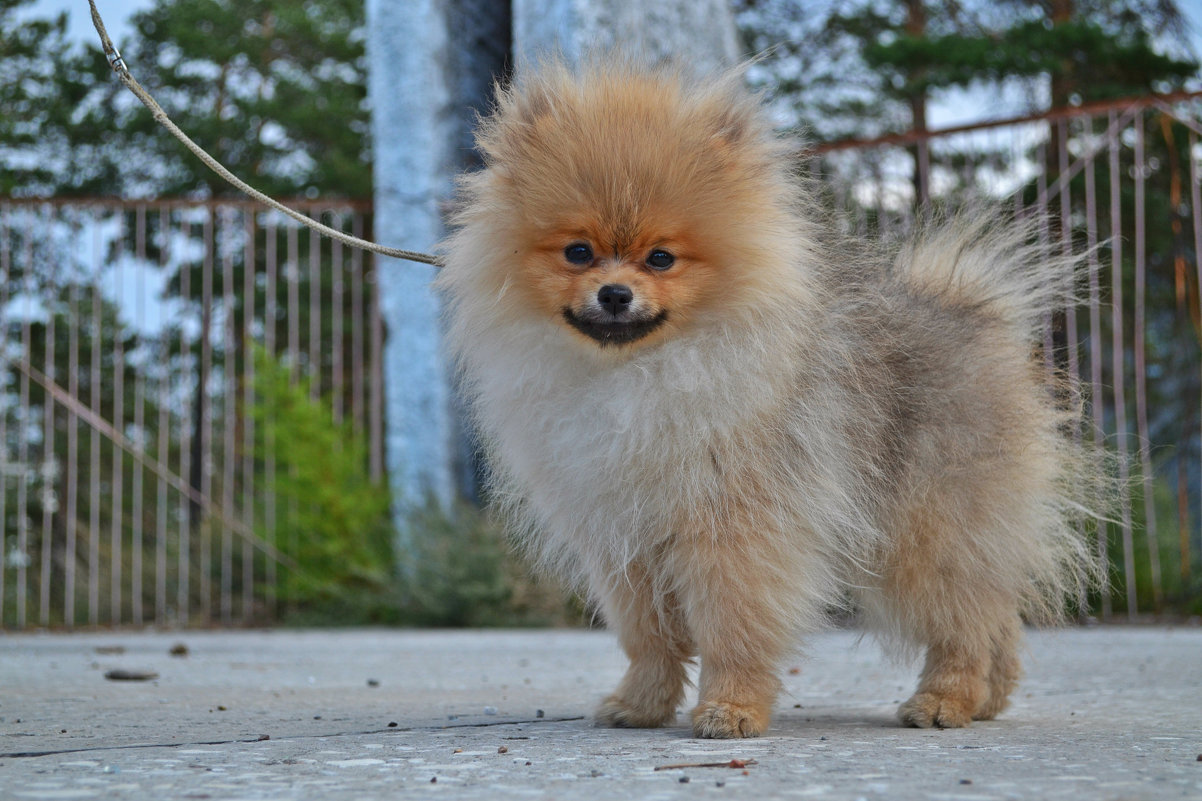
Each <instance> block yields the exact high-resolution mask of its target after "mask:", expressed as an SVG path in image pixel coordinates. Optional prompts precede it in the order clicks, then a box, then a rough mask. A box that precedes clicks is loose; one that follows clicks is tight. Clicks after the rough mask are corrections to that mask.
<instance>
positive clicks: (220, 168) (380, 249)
mask: <svg viewBox="0 0 1202 801" xmlns="http://www.w3.org/2000/svg"><path fill="white" fill-rule="evenodd" d="M88 5H90V6H91V7H92V25H94V26H95V27H96V33H97V34H99V35H100V46H101V47H102V48H103V49H104V55H105V58H107V59H108V62H109V66H110V67H112V68H113V72H115V73H117V78H118V79H120V81H121V83H122V84H124V86H125V88H126V89H128V90H129V91H131V92H133V94H134V96H135V97H136V98H138V100H140V101H142V105H144V106H146V108H148V109H150V113H151V114H152V115H153V116H154V118H155V120H156V121H158V123H159V124H160V125H162V126H163V127H164V128H166V129H167V130H168V131H170V132H171V135H172V136H174V137H175V138H176V139H178V140H179V141H181V142H183V143H184V146H185V147H186V148H188V149H189V150H191V151H192V152H193V153H194V154H195V155H196V157H197V158H199V159H200V160H201V161H202V162H204V164H205V166H206V167H208V168H209V169H210V170H212V171H213V172H215V173H217V174H218V175H220V176H221V177H222V178H224V179H225V180H226V181H228V182H229V183H230V184H232V185H233V186H234V187H236V188H237V189H239V190H240V191H242V192H243V193H245V194H247V195H249V196H250V197H252V198H254V199H255V200H257V201H259V202H260V203H263V204H264V205H266V206H269V207H270V208H273V209H275V210H276V211H279V212H282V213H284V214H287V215H288V216H289V217H291V218H292V219H294V220H296V221H297V222H299V223H301V224H303V225H307V226H309V227H310V228H312V229H313V230H315V231H317V232H318V233H320V234H322V235H324V236H328V237H330V238H331V239H336V240H338V241H339V242H342V243H343V244H345V245H349V246H350V247H353V248H360V249H361V250H367V251H370V252H372V253H378V254H380V255H381V256H389V257H391V258H394V259H405V260H406V261H414V262H419V263H421V264H431V265H434V266H435V267H440V266H442V263H441V262H440V261H439V260H438V258H437V257H435V256H432V255H430V254H429V253H421V252H419V251H415V250H402V249H401V248H389V247H385V246H383V245H378V244H376V243H375V242H368V241H367V240H366V239H360V238H359V237H357V236H351V235H350V234H347V233H343V232H342V231H338V230H335V229H333V228H331V227H329V226H328V225H323V224H322V223H320V222H318V221H317V220H314V219H313V218H312V217H309V216H308V215H305V214H302V213H300V212H299V211H297V210H295V209H292V208H289V207H288V206H285V205H284V204H283V203H280V202H279V201H278V200H275V199H274V198H271V197H268V196H267V195H265V194H263V193H262V192H260V191H259V190H258V189H255V188H254V187H253V186H251V185H250V184H248V183H246V182H245V181H243V180H242V179H241V178H239V177H238V176H236V175H234V174H233V173H232V172H230V171H229V170H228V169H226V168H225V166H224V165H223V164H222V163H221V162H219V161H218V160H217V159H215V158H213V157H212V156H210V155H209V154H208V153H207V152H206V151H205V149H204V148H202V147H201V146H200V145H198V144H196V143H195V142H193V141H192V140H191V139H190V138H189V137H188V135H187V134H186V133H184V132H183V131H182V130H180V128H179V126H177V125H176V124H175V123H174V122H172V121H171V118H170V117H168V116H167V112H165V111H163V108H162V106H160V105H159V104H158V103H157V102H156V101H155V99H154V98H153V97H151V96H150V93H149V92H147V91H146V90H145V89H143V88H142V84H140V83H138V81H137V79H136V78H134V76H133V75H132V74H131V73H130V71H129V67H128V66H127V65H126V63H125V59H123V58H122V57H121V54H120V53H119V52H117V48H116V47H114V46H113V42H112V40H111V39H109V35H108V31H107V30H105V28H104V20H102V19H101V18H100V12H99V11H98V10H97V9H96V0H88Z"/></svg>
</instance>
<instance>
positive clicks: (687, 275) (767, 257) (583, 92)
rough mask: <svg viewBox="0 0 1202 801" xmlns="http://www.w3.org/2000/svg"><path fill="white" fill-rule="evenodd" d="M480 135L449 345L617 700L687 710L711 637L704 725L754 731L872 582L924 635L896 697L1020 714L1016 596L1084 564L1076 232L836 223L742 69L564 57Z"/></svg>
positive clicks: (714, 733) (451, 256)
mask: <svg viewBox="0 0 1202 801" xmlns="http://www.w3.org/2000/svg"><path fill="white" fill-rule="evenodd" d="M478 141H479V145H480V148H481V150H482V152H483V153H484V156H485V161H486V166H485V168H484V169H483V170H482V171H480V172H478V173H476V174H474V175H470V176H468V177H466V178H465V179H464V181H463V198H462V201H463V202H462V205H461V208H460V211H459V213H458V215H457V220H456V222H457V230H456V232H455V233H454V234H453V235H452V236H451V237H450V239H449V240H448V242H447V243H446V248H445V258H446V266H445V269H444V270H443V271H442V274H441V276H440V278H439V283H440V286H441V289H442V291H443V293H444V296H445V298H446V301H447V310H448V318H449V320H448V322H449V326H448V332H449V333H448V336H449V345H450V348H451V350H452V352H453V354H454V356H455V358H456V360H457V363H458V366H459V368H460V373H461V376H462V386H463V389H464V392H465V394H466V396H467V398H468V399H469V401H470V407H471V409H472V413H473V416H474V420H475V423H476V425H477V427H478V430H479V432H480V435H481V437H482V440H483V442H484V443H485V446H486V448H487V451H488V455H489V458H490V465H491V470H492V473H491V492H492V495H493V498H494V501H495V504H496V506H497V507H498V508H499V509H500V510H501V511H502V512H503V513H504V514H505V515H506V516H507V518H508V519H509V521H510V522H511V523H512V525H513V527H514V529H515V531H516V533H517V534H518V536H519V538H520V540H521V542H522V543H523V544H524V545H525V546H526V547H527V549H528V550H529V552H530V553H531V554H532V555H533V556H534V558H535V559H536V560H537V561H539V562H540V563H541V564H542V565H544V566H545V567H547V568H550V569H552V570H555V571H557V572H559V573H561V574H562V575H565V576H566V577H568V578H569V579H570V580H574V581H576V582H578V583H579V584H580V585H581V586H583V587H585V588H587V591H588V592H589V593H590V594H591V596H592V597H593V598H594V599H595V600H596V601H597V603H598V605H599V607H600V608H601V610H602V612H603V614H604V615H605V617H606V619H607V621H608V622H609V623H610V624H611V625H612V626H613V627H615V628H616V629H617V631H618V634H619V638H620V641H621V644H622V647H623V648H624V649H625V650H626V653H627V654H628V656H629V657H630V668H629V671H628V673H627V675H626V677H625V678H624V679H623V680H622V682H621V684H620V685H619V687H618V688H617V690H616V691H615V692H614V693H613V694H612V695H610V696H609V697H608V698H606V699H605V700H604V701H603V703H602V705H601V707H600V709H599V710H598V713H597V719H598V722H600V723H602V724H607V725H615V726H660V725H665V724H668V723H671V722H672V721H673V720H675V715H676V710H677V707H678V706H679V704H680V703H681V701H682V699H683V687H684V682H685V664H686V663H687V661H688V660H690V659H692V658H693V657H695V656H699V657H700V661H701V675H700V682H699V693H700V703H699V704H698V706H697V708H696V709H695V710H694V711H693V715H692V720H693V730H694V732H695V733H696V734H697V735H698V736H702V737H741V736H753V735H756V734H759V733H761V732H763V731H764V730H765V729H766V728H767V727H768V725H769V722H770V718H771V713H772V708H773V705H774V702H775V699H776V695H777V691H778V686H779V682H778V678H777V676H778V670H779V668H780V665H781V662H782V660H783V659H784V658H785V657H786V655H787V653H788V652H789V649H790V648H792V647H793V646H794V645H795V643H796V641H797V638H798V637H799V636H800V635H803V634H804V633H805V632H806V631H810V630H813V629H814V628H816V627H817V626H819V625H820V624H821V622H822V619H823V616H824V614H825V612H826V610H828V609H829V608H830V607H831V606H832V605H839V604H844V603H846V602H847V601H848V599H849V598H854V599H855V600H856V601H857V602H858V604H859V605H860V606H861V607H862V608H863V610H864V611H865V613H866V617H867V619H868V621H869V622H870V623H871V624H872V625H873V626H874V627H875V630H876V631H878V632H879V633H881V634H882V635H883V636H885V637H886V638H888V639H890V640H892V641H896V642H899V643H903V644H912V645H915V646H918V647H921V648H923V649H925V653H926V666H925V668H924V670H923V673H922V677H921V680H920V684H919V687H918V690H917V692H916V693H915V695H914V697H913V698H911V699H910V700H909V701H907V702H906V703H905V704H903V705H902V707H901V709H900V711H899V715H900V717H901V719H902V721H903V722H905V723H907V724H910V725H916V726H931V725H938V726H964V725H967V724H968V723H969V722H970V721H972V720H973V719H983V718H991V717H993V716H995V715H997V714H998V713H999V712H1000V711H1001V710H1002V709H1003V708H1004V707H1005V705H1006V702H1007V698H1008V696H1009V695H1010V693H1011V691H1012V690H1013V688H1014V686H1015V683H1016V682H1017V680H1018V675H1019V665H1018V657H1017V650H1018V648H1019V644H1020V640H1021V629H1020V625H1021V624H1020V615H1027V616H1032V617H1039V618H1045V619H1046V618H1054V617H1056V615H1057V614H1058V613H1059V611H1060V609H1061V606H1062V603H1063V599H1064V598H1065V596H1066V594H1067V593H1071V592H1073V591H1075V590H1076V589H1077V583H1078V582H1079V577H1080V576H1082V575H1086V576H1088V575H1090V568H1089V565H1090V564H1091V561H1090V560H1089V558H1088V554H1087V552H1086V549H1085V546H1084V545H1083V543H1082V542H1081V540H1080V538H1079V537H1078V535H1077V534H1076V533H1075V530H1074V527H1073V525H1071V522H1070V517H1071V515H1072V512H1073V510H1074V509H1077V508H1079V500H1080V499H1079V496H1078V490H1079V486H1080V480H1081V478H1082V476H1083V474H1084V472H1086V471H1083V470H1082V469H1081V468H1082V465H1083V464H1084V463H1085V460H1083V459H1082V458H1081V457H1080V454H1079V453H1078V452H1077V450H1076V448H1075V446H1074V445H1073V443H1072V442H1071V441H1070V440H1069V439H1067V438H1066V437H1064V436H1063V434H1062V432H1063V431H1064V430H1065V426H1066V424H1071V423H1073V421H1074V420H1075V417H1074V414H1073V413H1072V412H1066V411H1064V410H1063V409H1061V408H1059V407H1058V405H1057V402H1056V400H1055V397H1056V396H1055V393H1054V388H1053V387H1051V386H1050V385H1049V381H1048V379H1047V376H1046V374H1045V372H1044V370H1043V368H1042V366H1041V364H1040V363H1039V361H1038V360H1036V359H1033V358H1032V356H1031V354H1032V352H1033V349H1034V348H1035V346H1036V339H1037V337H1036V332H1037V330H1038V325H1039V321H1040V319H1041V316H1042V315H1043V313H1044V311H1045V310H1047V309H1050V308H1052V307H1053V306H1054V305H1055V304H1058V303H1063V302H1065V301H1066V300H1067V299H1068V297H1069V295H1070V289H1071V273H1072V264H1071V262H1068V261H1066V260H1064V259H1058V258H1056V257H1054V256H1053V255H1052V254H1050V253H1049V252H1047V251H1046V250H1044V249H1041V248H1040V247H1039V246H1038V245H1037V244H1033V242H1034V241H1035V238H1034V237H1032V236H1031V233H1032V232H1031V230H1030V228H1029V226H1028V227H1024V226H1022V225H1017V224H1009V223H1005V222H1000V221H999V219H1000V218H999V216H998V215H995V214H993V213H992V212H988V213H987V212H983V211H982V212H979V213H976V214H968V215H962V216H960V217H958V218H955V219H952V220H947V221H944V222H943V223H941V224H938V225H931V226H928V227H927V228H924V229H923V230H922V231H920V232H919V233H918V234H917V235H916V236H915V238H914V239H913V241H912V242H911V243H910V244H909V245H907V246H906V247H905V248H903V249H902V252H901V253H900V254H895V255H893V256H892V257H890V258H886V257H885V256H883V255H882V254H881V253H880V251H879V250H878V249H877V248H875V247H868V246H865V245H863V244H862V243H854V242H850V241H847V240H844V239H841V238H839V237H838V236H836V235H834V234H833V233H832V232H831V229H830V226H827V225H825V224H824V223H823V216H822V215H821V214H820V213H818V212H817V211H816V210H815V208H814V201H813V199H812V198H811V197H810V196H809V194H808V193H807V191H806V189H805V187H804V186H802V185H801V184H800V183H799V182H798V181H797V180H796V179H795V178H794V176H793V175H792V172H791V170H790V168H789V160H790V152H789V151H790V147H791V146H790V144H789V143H788V142H786V141H783V140H781V139H779V138H777V137H776V136H774V135H773V133H772V131H771V128H770V126H769V125H768V124H767V123H766V121H765V120H764V119H763V117H762V114H761V111H760V109H759V107H758V104H757V102H756V100H755V99H754V98H752V97H750V96H749V95H748V94H747V93H746V92H745V91H744V90H743V89H742V88H741V76H740V75H739V74H738V73H736V72H732V73H730V74H727V75H722V76H716V77H715V76H708V77H705V78H703V79H692V78H689V77H686V76H684V75H682V74H681V72H679V71H676V70H673V69H666V68H661V69H644V68H641V67H639V66H637V65H633V64H631V63H630V62H628V61H624V60H621V59H614V60H611V61H609V62H605V61H603V60H601V59H597V60H595V61H594V62H593V63H592V64H591V65H590V66H586V67H585V68H583V69H582V70H580V71H578V72H573V71H572V70H569V69H568V68H566V67H564V66H563V65H561V64H558V63H551V64H547V65H544V66H543V67H541V68H540V69H537V70H532V71H530V73H529V74H525V75H523V77H522V78H521V79H520V80H519V81H518V82H517V84H516V85H514V86H512V87H510V88H508V89H502V90H499V91H498V99H497V108H496V110H495V112H494V113H493V114H492V115H491V116H489V117H487V118H486V119H485V120H483V121H482V123H481V126H480V132H479V136H478ZM573 248H575V250H573ZM581 248H583V250H582V249H581ZM661 251H662V252H663V253H667V254H669V255H670V259H668V261H669V262H670V264H669V265H668V267H667V268H662V264H659V265H658V266H657V260H658V261H659V262H663V261H664V259H665V257H664V256H663V255H662V254H661V253H660V252H661ZM657 254H660V255H657ZM586 256H587V258H585V257H586ZM615 286H617V287H621V288H624V289H625V290H628V293H629V298H627V299H626V300H625V301H623V302H622V303H621V304H618V305H612V304H613V303H614V302H615V301H613V300H612V293H611V296H610V300H609V301H608V302H610V303H611V306H605V302H603V301H602V297H603V296H605V293H606V292H607V291H609V290H606V289H604V288H605V287H611V288H612V287H615ZM607 309H608V311H606V310H607ZM615 309H616V310H618V311H615ZM582 320H583V322H582ZM630 321H633V322H631V324H630V325H631V326H633V328H638V327H639V326H642V328H639V330H638V331H637V333H634V334H632V333H630V332H631V330H633V328H631V327H630V326H627V323H628V322H630ZM598 331H601V332H602V333H598ZM610 332H616V333H613V334H612V336H611V333H610ZM1083 566H1084V567H1083Z"/></svg>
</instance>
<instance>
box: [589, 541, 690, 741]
mask: <svg viewBox="0 0 1202 801" xmlns="http://www.w3.org/2000/svg"><path fill="white" fill-rule="evenodd" d="M593 586H594V588H598V589H601V594H602V597H601V599H600V601H601V604H602V611H603V613H604V616H605V618H606V621H607V622H608V623H609V625H610V626H611V627H612V628H616V629H617V632H618V639H619V641H620V642H621V644H622V648H623V650H624V651H625V652H626V656H627V657H629V658H630V666H629V667H628V668H627V670H626V675H625V676H624V677H623V678H622V681H621V683H620V684H619V685H618V688H617V689H616V690H615V691H614V692H613V693H612V694H611V695H609V696H608V697H606V698H605V700H604V701H602V702H601V705H600V707H598V708H597V712H596V717H595V719H596V723H597V725H598V726H616V727H627V728H654V727H657V726H666V725H669V724H671V723H672V722H673V721H675V720H676V710H677V708H678V707H679V706H680V704H681V703H682V702H683V701H684V685H685V678H686V676H685V663H686V662H687V661H688V659H689V658H690V657H691V656H692V653H693V645H692V643H691V642H690V640H689V636H688V632H687V629H686V628H685V625H684V621H683V619H682V618H681V614H680V609H679V607H678V605H677V603H676V599H675V597H674V595H673V594H672V593H671V592H670V591H668V590H665V589H663V588H660V587H657V586H655V581H654V579H653V575H652V574H651V572H650V571H649V570H648V569H647V568H646V567H645V566H643V565H640V564H637V563H635V564H631V565H628V566H627V567H626V569H625V571H623V573H622V574H620V575H616V576H609V577H605V578H604V579H601V580H597V581H594V583H593Z"/></svg>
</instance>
